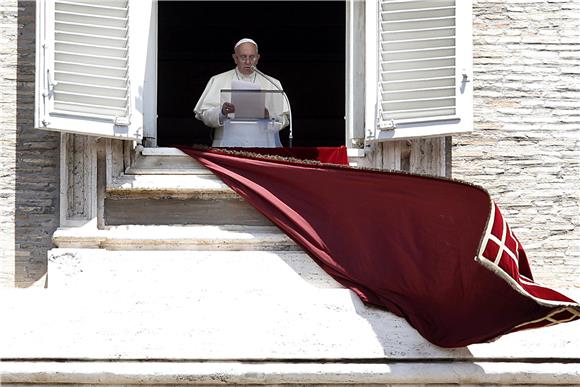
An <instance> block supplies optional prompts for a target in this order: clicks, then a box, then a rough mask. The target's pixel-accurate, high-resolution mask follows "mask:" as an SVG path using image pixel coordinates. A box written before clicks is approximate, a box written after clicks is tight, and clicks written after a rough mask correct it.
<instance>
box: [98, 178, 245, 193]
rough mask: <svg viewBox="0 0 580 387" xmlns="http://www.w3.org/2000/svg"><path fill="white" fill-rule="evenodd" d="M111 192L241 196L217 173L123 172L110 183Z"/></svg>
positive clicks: (109, 189) (108, 191)
mask: <svg viewBox="0 0 580 387" xmlns="http://www.w3.org/2000/svg"><path fill="white" fill-rule="evenodd" d="M107 196H108V197H148V198H152V197H174V198H188V199H231V198H237V199H239V196H238V195H237V194H236V193H235V192H234V191H232V190H231V189H230V188H229V187H228V186H227V185H226V184H224V183H223V182H222V181H221V180H220V179H219V178H218V177H217V176H214V175H159V174H158V175H122V176H119V177H116V178H113V181H112V182H111V183H110V184H109V185H108V186H107Z"/></svg>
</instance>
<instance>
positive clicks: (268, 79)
mask: <svg viewBox="0 0 580 387" xmlns="http://www.w3.org/2000/svg"><path fill="white" fill-rule="evenodd" d="M251 69H252V71H255V72H257V73H258V74H260V75H261V76H262V77H264V78H265V79H266V80H267V81H268V82H270V83H271V84H272V85H274V87H275V88H276V89H278V90H280V91H281V92H282V95H283V96H284V98H286V103H288V114H289V115H290V117H288V119H289V120H290V134H289V136H288V145H290V148H292V138H293V137H292V108H291V107H290V100H289V99H288V95H286V92H285V91H284V90H282V89H281V88H280V87H279V86H278V85H277V84H276V83H275V82H274V81H273V80H272V79H270V77H269V76H267V75H266V74H264V73H263V72H261V71H260V70H258V68H257V67H256V65H252V67H251Z"/></svg>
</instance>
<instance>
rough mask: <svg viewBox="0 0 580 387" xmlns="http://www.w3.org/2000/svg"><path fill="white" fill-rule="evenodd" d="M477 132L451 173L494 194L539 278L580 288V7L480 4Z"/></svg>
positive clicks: (508, 1) (464, 139)
mask: <svg viewBox="0 0 580 387" xmlns="http://www.w3.org/2000/svg"><path fill="white" fill-rule="evenodd" d="M473 11H474V20H473V27H474V88H475V89H474V96H475V98H474V115H475V117H474V121H475V128H474V129H475V131H474V132H473V133H472V134H470V135H463V136H457V137H455V138H454V139H453V176H454V177H455V178H458V179H462V180H466V181H469V182H472V183H476V184H479V185H481V186H483V187H485V188H486V189H488V190H489V191H490V193H491V195H492V197H493V198H494V199H495V200H496V202H497V203H498V204H499V206H500V207H501V208H502V210H503V211H504V215H505V216H506V218H507V219H508V222H509V223H510V225H511V226H512V228H513V229H514V232H515V233H516V235H517V236H518V237H519V239H520V241H521V242H522V243H523V245H524V248H525V249H526V251H527V253H528V255H529V257H530V260H531V264H532V270H533V271H534V272H535V273H536V278H537V279H538V280H540V281H541V282H545V283H547V284H549V285H553V286H557V287H562V288H564V287H580V226H579V225H580V203H579V200H580V194H579V192H580V188H579V187H580V102H579V101H580V78H579V76H578V72H579V70H578V69H580V51H579V49H580V18H579V17H578V12H579V11H580V4H579V3H578V2H575V1H551V0H535V1H531V0H529V1H526V0H501V1H500V0H474V2H473Z"/></svg>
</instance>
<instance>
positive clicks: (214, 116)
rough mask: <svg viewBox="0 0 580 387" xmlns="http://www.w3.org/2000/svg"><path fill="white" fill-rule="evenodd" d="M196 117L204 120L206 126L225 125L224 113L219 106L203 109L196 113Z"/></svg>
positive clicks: (216, 126) (217, 126)
mask: <svg viewBox="0 0 580 387" xmlns="http://www.w3.org/2000/svg"><path fill="white" fill-rule="evenodd" d="M195 118H197V119H198V120H201V121H203V123H204V124H205V125H206V126H209V127H211V128H219V127H221V126H223V125H224V124H223V115H222V112H221V108H220V107H219V106H217V107H210V108H207V109H202V110H201V111H198V112H196V113H195Z"/></svg>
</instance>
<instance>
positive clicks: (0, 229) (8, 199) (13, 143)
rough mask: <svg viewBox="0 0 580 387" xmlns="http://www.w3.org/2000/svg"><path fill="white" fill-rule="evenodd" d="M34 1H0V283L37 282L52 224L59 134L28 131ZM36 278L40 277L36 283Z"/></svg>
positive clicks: (25, 284)
mask: <svg viewBox="0 0 580 387" xmlns="http://www.w3.org/2000/svg"><path fill="white" fill-rule="evenodd" d="M34 19H35V2H34V1H16V0H0V23H1V24H0V30H1V31H0V32H1V34H0V35H1V36H0V55H1V59H0V75H1V77H0V82H1V83H0V95H1V99H0V105H1V107H2V110H1V113H0V120H1V122H2V131H1V132H0V145H1V150H2V151H1V153H0V163H1V165H2V170H1V172H0V199H1V201H2V202H1V206H0V249H1V253H0V254H1V255H0V286H4V287H6V286H8V287H12V286H19V287H28V286H32V285H34V284H38V285H42V284H43V281H42V278H43V276H44V274H45V273H46V259H47V254H46V252H47V250H48V249H50V248H51V247H52V242H51V236H52V233H53V232H54V230H55V229H56V227H57V225H58V218H59V216H58V192H59V188H58V187H59V180H58V171H59V161H58V160H59V138H60V137H59V135H58V134H56V133H51V132H46V131H41V130H36V129H33V125H34V123H33V120H34V74H35V62H34V61H35V23H34ZM39 280H40V281H39Z"/></svg>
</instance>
